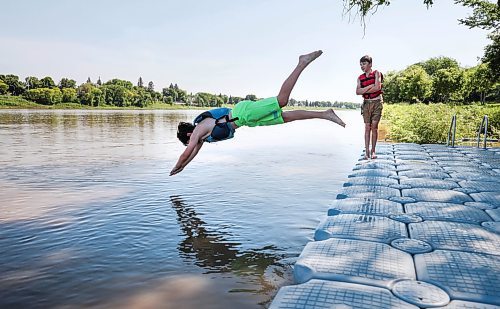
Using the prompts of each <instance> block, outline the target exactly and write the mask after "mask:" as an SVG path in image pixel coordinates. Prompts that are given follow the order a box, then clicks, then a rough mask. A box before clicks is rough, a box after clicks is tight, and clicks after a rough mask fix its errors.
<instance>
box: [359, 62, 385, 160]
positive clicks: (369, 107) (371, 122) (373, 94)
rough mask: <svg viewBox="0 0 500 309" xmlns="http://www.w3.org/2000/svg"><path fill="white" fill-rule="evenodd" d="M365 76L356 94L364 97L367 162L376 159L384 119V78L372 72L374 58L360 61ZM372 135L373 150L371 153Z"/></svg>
mask: <svg viewBox="0 0 500 309" xmlns="http://www.w3.org/2000/svg"><path fill="white" fill-rule="evenodd" d="M359 64H360V66H361V70H362V71H363V74H361V75H360V76H359V77H358V81H357V84H358V86H357V87H356V94H357V95H362V96H363V105H362V106H361V115H363V120H364V122H365V157H364V158H365V160H368V159H370V158H371V159H376V158H377V155H376V154H375V146H376V145H377V139H378V123H379V122H380V118H381V117H382V109H383V98H382V93H383V91H382V82H383V80H384V76H383V75H382V73H380V72H379V71H377V70H372V57H370V56H368V55H366V56H363V57H361V59H360V60H359ZM370 133H371V142H372V148H371V151H370Z"/></svg>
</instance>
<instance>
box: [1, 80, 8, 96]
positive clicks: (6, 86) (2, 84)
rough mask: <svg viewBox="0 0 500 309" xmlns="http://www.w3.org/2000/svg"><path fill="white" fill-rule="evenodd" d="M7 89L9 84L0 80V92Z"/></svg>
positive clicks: (5, 91)
mask: <svg viewBox="0 0 500 309" xmlns="http://www.w3.org/2000/svg"><path fill="white" fill-rule="evenodd" d="M7 90H9V85H7V84H6V83H4V82H3V81H1V80H0V94H6V93H7Z"/></svg>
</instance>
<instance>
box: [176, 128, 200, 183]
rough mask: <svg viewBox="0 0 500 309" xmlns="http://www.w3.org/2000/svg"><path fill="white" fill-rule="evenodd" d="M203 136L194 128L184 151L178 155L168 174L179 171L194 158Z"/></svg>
mask: <svg viewBox="0 0 500 309" xmlns="http://www.w3.org/2000/svg"><path fill="white" fill-rule="evenodd" d="M203 142H204V140H203V138H202V136H201V135H200V132H199V131H198V132H197V130H195V131H194V132H193V134H192V135H191V137H190V139H189V144H188V145H187V147H186V149H185V150H184V152H183V153H182V154H181V155H180V157H179V160H177V163H176V164H175V166H174V168H173V169H172V170H171V171H170V176H173V175H175V174H178V173H180V172H181V171H182V170H183V169H184V167H186V165H188V164H189V162H191V160H193V159H194V157H195V156H196V155H197V154H198V152H199V151H200V149H201V146H203Z"/></svg>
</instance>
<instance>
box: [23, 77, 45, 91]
mask: <svg viewBox="0 0 500 309" xmlns="http://www.w3.org/2000/svg"><path fill="white" fill-rule="evenodd" d="M24 80H25V83H24V84H25V85H26V89H28V90H29V89H36V88H42V83H41V82H40V80H39V79H38V78H36V77H34V76H28V77H26V78H25V79H24Z"/></svg>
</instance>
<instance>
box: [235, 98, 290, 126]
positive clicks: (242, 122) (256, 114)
mask: <svg viewBox="0 0 500 309" xmlns="http://www.w3.org/2000/svg"><path fill="white" fill-rule="evenodd" d="M231 116H232V117H233V118H236V117H238V118H239V119H238V120H236V121H235V122H234V123H236V125H237V126H239V127H241V126H249V127H257V126H271V125H275V124H282V123H284V122H285V121H284V120H283V116H282V111H281V107H280V105H279V103H278V99H277V98H276V97H272V98H267V99H263V100H259V101H256V102H254V101H241V102H239V103H238V104H236V105H235V106H234V108H233V110H232V112H231Z"/></svg>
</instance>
